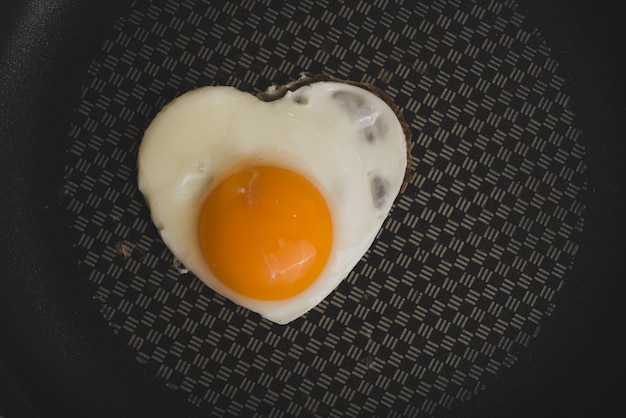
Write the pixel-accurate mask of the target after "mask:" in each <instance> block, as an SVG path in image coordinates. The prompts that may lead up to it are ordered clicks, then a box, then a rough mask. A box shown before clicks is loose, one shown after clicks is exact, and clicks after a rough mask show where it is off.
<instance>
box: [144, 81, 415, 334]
mask: <svg viewBox="0 0 626 418" xmlns="http://www.w3.org/2000/svg"><path fill="white" fill-rule="evenodd" d="M409 132H410V131H409V128H408V125H407V124H406V122H405V121H404V119H403V118H402V114H401V112H400V110H399V109H398V108H397V106H395V104H393V101H392V100H391V98H390V97H389V96H388V95H386V94H384V93H382V92H381V91H380V90H378V89H377V88H375V87H373V86H371V85H367V84H363V83H356V82H351V81H342V80H338V79H335V78H334V77H331V76H327V75H305V76H303V77H302V78H300V79H299V80H296V81H293V82H291V83H289V84H287V85H284V86H280V87H275V86H272V87H270V88H269V89H268V90H267V91H265V92H263V93H259V94H258V95H257V96H256V97H255V96H253V95H251V94H249V93H245V92H241V91H239V90H237V89H235V88H233V87H221V86H217V87H202V88H199V89H196V90H193V91H191V92H188V93H186V94H184V95H182V96H181V97H179V98H177V99H175V100H174V101H172V102H171V103H170V104H168V105H167V106H166V107H165V108H163V109H162V110H161V112H159V114H157V115H156V117H155V118H154V120H153V121H152V123H151V124H150V126H149V127H148V129H147V130H146V132H145V134H144V137H143V139H142V143H141V146H140V149H139V154H138V185H139V189H140V191H141V192H142V193H143V195H144V197H145V200H146V202H147V204H148V206H149V208H150V214H151V217H152V219H153V221H154V224H155V225H156V226H157V228H158V229H159V233H160V234H161V237H162V238H163V241H164V242H165V244H166V245H167V246H168V248H169V249H170V250H171V252H172V253H173V255H174V256H175V257H176V259H177V260H179V261H180V262H181V263H182V264H183V265H184V266H185V268H186V269H188V270H189V271H191V272H192V273H193V274H195V275H196V276H197V277H198V278H199V279H200V280H202V281H203V282H204V283H205V284H207V285H208V286H209V287H211V288H212V289H213V290H214V291H216V292H217V293H219V294H221V295H223V296H225V297H227V298H228V299H230V300H231V301H233V302H234V303H237V304H239V305H241V306H243V307H246V308H248V309H250V310H252V311H254V312H257V313H259V314H261V315H262V316H263V317H265V318H267V319H269V320H271V321H274V322H276V323H279V324H285V323H288V322H290V321H292V320H294V319H296V318H297V317H299V316H301V315H303V314H304V313H306V312H307V311H309V310H310V309H311V308H313V307H314V306H315V305H317V304H318V303H319V302H320V301H321V300H323V299H324V298H325V297H326V296H327V295H328V294H329V293H330V292H332V291H333V290H334V289H335V288H336V287H337V286H338V285H339V283H340V282H341V281H342V280H343V279H344V278H345V277H346V276H347V275H348V273H349V272H350V271H351V270H352V269H353V268H354V266H355V265H356V264H357V263H358V261H359V260H360V259H361V257H362V256H363V254H364V253H365V252H366V251H367V249H368V248H369V247H370V245H371V244H372V242H373V240H374V238H375V237H376V235H377V233H378V230H379V229H380V227H381V226H382V224H383V222H384V220H385V218H386V217H387V215H388V213H389V211H390V210H391V207H392V205H393V202H394V200H395V198H396V196H397V195H398V193H399V192H400V191H401V189H402V188H403V187H404V184H405V182H406V179H407V177H408V173H409V170H410V157H409V152H410V135H409Z"/></svg>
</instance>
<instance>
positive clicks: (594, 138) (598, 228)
mask: <svg viewBox="0 0 626 418" xmlns="http://www.w3.org/2000/svg"><path fill="white" fill-rule="evenodd" d="M42 3H43V2H17V3H15V4H4V5H3V6H2V9H3V10H2V12H1V15H2V29H1V31H2V32H1V34H2V36H3V38H2V39H3V43H2V47H3V49H2V62H1V65H2V67H1V68H2V72H1V75H2V84H1V85H2V93H3V97H2V100H1V102H0V104H1V107H0V111H1V112H0V122H1V126H2V138H1V140H2V143H1V145H0V146H1V148H0V149H1V151H2V153H1V154H0V156H1V157H0V158H1V160H0V166H1V167H2V170H3V171H2V179H1V190H2V192H3V194H4V197H3V199H2V202H1V206H0V215H1V216H2V218H1V219H2V221H1V222H0V228H1V229H0V250H1V252H0V269H1V270H0V272H1V273H2V280H1V281H0V361H1V362H2V364H3V365H4V367H5V368H6V370H7V371H8V373H7V374H8V375H9V376H10V378H11V379H12V380H13V381H14V382H15V385H13V383H7V384H3V385H0V390H2V392H3V394H2V395H0V415H2V414H4V415H6V416H7V417H8V418H10V417H12V416H23V415H26V416H36V415H35V414H38V415H41V416H61V415H63V416H190V417H191V416H206V415H207V414H208V413H210V412H211V411H213V412H215V411H218V412H219V409H213V406H215V405H212V404H211V402H204V403H201V405H200V406H195V405H193V403H192V402H190V401H189V396H188V394H187V393H185V392H184V390H180V389H178V390H171V389H169V388H167V387H166V385H165V382H164V379H163V378H162V377H161V378H157V377H155V375H157V374H158V365H157V364H155V363H151V362H148V363H147V364H141V363H140V362H138V361H137V360H136V357H137V352H136V351H134V350H133V349H131V348H130V347H129V345H128V341H127V338H128V335H125V334H124V333H123V332H122V333H118V334H116V333H114V332H113V331H112V327H111V321H110V318H108V319H105V318H104V317H103V315H102V313H101V311H100V305H98V303H95V302H94V292H95V290H94V283H93V282H89V281H87V280H85V279H84V274H85V270H84V267H81V265H80V264H79V263H77V260H76V255H77V254H80V249H77V248H76V245H75V244H76V242H75V238H74V236H72V234H71V233H70V232H69V231H68V224H69V225H71V224H72V220H73V218H72V214H71V213H68V210H67V207H66V205H65V203H64V202H65V201H64V197H63V196H62V191H63V190H64V187H65V186H66V179H65V178H64V176H65V175H66V172H65V167H64V166H63V163H61V162H62V161H65V159H66V151H67V149H66V146H65V145H66V142H64V141H65V138H67V135H68V129H69V125H70V121H73V122H75V121H76V120H77V119H76V114H75V110H76V107H77V104H78V103H79V102H80V100H81V99H80V96H81V86H83V85H84V84H85V83H87V82H88V81H90V76H89V75H88V69H89V66H90V64H91V63H92V61H93V60H97V59H101V57H100V58H98V57H99V55H98V54H99V53H100V49H101V46H102V43H103V41H104V40H105V39H108V38H109V37H111V36H113V34H114V33H115V30H116V29H115V28H114V23H115V22H117V21H118V17H119V16H122V15H125V14H128V12H129V9H128V8H129V7H130V6H128V5H124V4H121V2H118V4H110V5H102V4H97V2H90V1H87V2H76V1H53V2H46V3H45V4H42ZM519 4H520V9H519V10H520V12H521V13H522V14H523V15H524V16H525V17H526V19H527V20H526V22H525V24H526V26H525V27H529V28H532V27H538V28H539V31H540V34H541V38H542V39H544V40H545V41H546V43H547V44H548V45H549V46H550V47H551V52H550V54H551V55H550V56H551V58H554V59H555V60H556V61H557V62H558V63H559V64H560V67H559V71H560V75H561V76H562V77H563V79H564V80H565V83H564V84H563V85H562V86H560V87H561V88H562V90H563V91H564V92H565V94H567V95H568V96H569V97H570V98H571V102H570V104H569V106H570V108H571V110H572V112H573V113H574V114H575V126H576V128H577V129H580V131H581V132H582V135H583V137H584V140H581V141H582V142H581V143H583V144H584V146H585V149H586V155H585V160H584V162H585V164H586V167H587V170H586V172H585V176H586V177H585V182H586V189H587V190H586V192H583V193H581V195H580V196H579V199H580V201H581V202H582V203H583V204H584V205H585V206H586V210H585V214H584V219H585V222H584V228H583V229H582V231H581V232H580V233H579V234H578V235H576V242H577V243H579V244H580V248H579V250H578V252H577V254H576V256H575V257H574V258H573V262H574V264H573V267H572V268H571V269H570V270H569V271H568V272H567V274H566V275H565V276H564V277H565V279H566V280H564V282H563V286H562V288H561V289H559V292H558V293H557V294H556V296H555V299H554V300H553V302H554V306H555V308H554V311H553V312H552V314H551V315H549V317H547V318H545V319H544V320H542V322H541V327H540V332H539V334H538V335H537V336H536V337H534V338H532V339H531V340H530V342H529V345H528V347H526V348H521V349H519V350H518V351H516V353H515V354H516V361H515V362H514V363H513V364H512V365H511V367H504V368H502V369H499V370H498V371H497V373H496V375H495V376H492V377H489V378H486V380H485V381H486V387H485V388H484V389H483V390H480V391H478V393H477V394H476V395H474V396H472V397H471V399H469V400H467V401H463V402H454V403H453V404H452V407H451V409H450V410H447V409H446V408H437V409H436V410H437V415H440V416H503V415H506V416H511V415H515V414H518V413H520V414H522V415H529V414H532V415H535V416H536V415H539V416H543V415H546V414H549V413H562V414H564V413H570V414H573V413H579V412H581V411H582V412H587V413H601V412H602V411H607V410H609V408H610V407H612V405H614V404H615V403H616V399H617V394H618V393H619V390H618V389H619V386H617V385H618V377H619V376H620V373H621V372H623V370H624V365H623V361H622V360H621V355H620V352H619V350H618V348H617V347H618V346H619V344H618V343H617V341H618V338H619V330H620V329H621V325H620V323H619V317H618V315H617V314H616V312H617V310H616V308H617V304H618V302H619V298H620V295H623V293H620V292H621V290H622V287H621V283H620V279H621V278H623V272H621V271H620V270H616V267H618V266H619V260H620V256H621V254H622V252H621V251H622V249H623V243H622V240H621V234H622V233H623V232H624V231H625V228H624V222H623V220H622V218H621V214H622V213H623V212H622V211H621V209H622V208H623V201H624V199H623V197H624V179H625V178H626V176H624V174H625V173H624V169H623V164H622V161H623V157H624V141H623V136H624V135H623V132H624V131H623V128H624V116H626V115H625V107H624V105H623V103H622V102H621V101H620V99H621V97H623V93H624V88H623V87H624V83H623V81H622V80H621V79H620V78H619V63H620V60H621V57H620V56H619V55H620V54H619V52H620V40H621V39H622V38H623V37H620V36H619V30H618V29H617V28H618V25H619V19H618V17H617V16H618V14H617V13H616V12H617V8H616V7H612V6H611V7H609V5H607V4H602V2H600V3H594V4H592V5H589V4H584V5H579V4H578V3H577V4H575V5H572V4H571V3H570V2H565V1H562V2H561V1H559V2H551V3H549V4H544V2H538V1H520V2H519ZM377 75H378V74H374V75H373V76H374V77H376V76H377ZM291 76H292V77H293V76H295V74H292V75H291ZM221 77H224V78H223V79H221V81H222V82H225V81H228V78H227V76H224V75H221ZM217 78H218V79H219V77H217ZM259 84H261V83H259ZM188 87H191V86H190V85H185V86H181V87H180V88H181V89H182V88H188ZM248 87H250V88H252V86H248ZM161 99H162V100H165V98H161ZM418 156H423V154H420V155H418ZM362 282H363V280H361V281H357V282H356V283H357V285H353V286H356V287H355V288H356V289H357V290H358V289H359V287H358V283H362ZM344 290H345V289H344ZM346 291H347V292H348V293H349V290H346ZM331 308H332V306H331ZM327 309H328V307H327ZM312 317H313V318H314V319H315V318H318V319H320V318H321V317H320V316H314V315H312ZM329 355H330V354H329ZM328 373H330V372H328ZM386 373H391V372H389V371H387V372H386ZM382 374H384V373H382ZM169 383H171V382H169ZM335 390H338V389H335ZM20 393H21V394H23V395H24V396H23V398H21V397H20V395H19V394H20ZM375 393H378V392H375ZM381 393H382V392H381ZM285 396H286V398H288V397H289V396H288V395H285ZM316 396H317V395H316ZM320 396H321V398H323V395H320ZM280 399H282V398H280ZM301 402H304V400H301ZM322 404H323V402H322ZM4 405H6V406H4ZM337 405H343V404H342V403H341V402H340V403H339V404H337ZM396 405H400V404H399V403H397V404H396ZM218 406H219V405H218ZM281 408H283V407H282V406H281V405H280V404H279V405H277V407H276V409H275V410H274V411H279V412H280V411H281ZM33 410H34V411H36V412H33ZM320 411H321V412H320ZM365 411H367V410H365ZM377 411H378V412H381V411H382V409H379V410H377ZM404 411H405V412H406V411H412V412H415V413H417V412H416V410H413V409H407V408H406V407H405V409H404ZM282 412H285V410H284V409H283V410H282ZM309 412H311V411H309ZM324 412H326V413H329V412H331V410H324V409H320V410H319V411H318V413H319V414H322V415H323V414H324ZM344 412H345V411H344ZM396 412H397V413H398V414H402V410H397V411H396ZM302 413H303V414H304V412H302ZM425 415H428V414H425ZM574 416H576V415H574Z"/></svg>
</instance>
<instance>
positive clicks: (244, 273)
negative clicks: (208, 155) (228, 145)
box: [199, 166, 332, 300]
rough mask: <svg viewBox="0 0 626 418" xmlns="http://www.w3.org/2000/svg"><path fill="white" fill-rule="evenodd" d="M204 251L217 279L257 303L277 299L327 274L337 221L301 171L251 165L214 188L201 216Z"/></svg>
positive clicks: (200, 231) (293, 293)
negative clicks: (332, 217) (323, 272)
mask: <svg viewBox="0 0 626 418" xmlns="http://www.w3.org/2000/svg"><path fill="white" fill-rule="evenodd" d="M199 237H200V247H201V249H202V253H203V255H204V258H205V260H206V262H207V264H208V265H209V267H210V268H211V271H212V272H213V274H214V275H215V276H216V277H217V278H218V279H219V280H220V281H221V282H222V283H224V284H225V285H226V286H228V287H229V288H231V289H232V290H234V291H236V292H238V293H240V294H242V295H244V296H248V297H250V298H254V299H263V300H278V299H285V298H288V297H291V296H295V295H297V294H299V293H300V292H302V291H303V290H305V289H306V288H307V287H309V286H310V285H311V284H312V283H313V282H314V281H315V280H316V279H317V277H318V276H319V274H320V273H321V272H322V270H323V269H324V266H325V265H326V262H327V261H328V257H329V254H330V249H331V244H332V222H331V215H330V211H329V209H328V205H327V204H326V201H325V199H324V197H323V196H322V194H321V193H320V191H319V190H318V189H317V187H315V186H314V185H313V184H312V183H311V182H310V181H309V180H307V179H306V178H304V177H303V176H301V175H300V174H298V173H295V172H293V171H291V170H287V169H284V168H279V167H273V166H255V167H248V168H245V169H243V170H241V171H238V172H236V173H234V174H232V175H230V176H228V177H226V178H225V179H224V180H223V181H221V182H220V183H219V184H217V185H216V186H215V188H213V189H212V190H211V191H210V193H209V195H208V196H207V198H206V200H205V201H204V204H203V206H202V209H201V212H200V220H199Z"/></svg>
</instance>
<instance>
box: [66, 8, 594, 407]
mask: <svg viewBox="0 0 626 418" xmlns="http://www.w3.org/2000/svg"><path fill="white" fill-rule="evenodd" d="M220 4H221V3H220ZM215 5H217V2H211V1H182V2H179V1H174V0H172V1H161V2H149V1H147V0H140V1H137V2H135V3H134V5H133V7H132V10H131V11H130V13H129V15H128V16H123V17H121V18H120V20H119V21H118V23H117V25H116V27H115V28H114V31H113V32H112V35H111V37H110V38H109V40H108V41H107V42H106V43H105V44H104V46H103V49H102V51H101V54H100V55H99V56H98V57H97V58H96V59H95V60H94V62H93V64H92V66H91V68H90V70H89V75H88V80H87V82H86V83H85V85H84V87H83V89H82V96H81V98H80V100H79V103H78V104H77V109H76V112H75V113H74V115H73V123H72V127H71V130H70V131H69V132H68V145H67V146H68V153H67V165H66V184H65V190H64V193H65V202H66V205H67V209H68V217H69V220H70V225H69V227H70V228H71V230H72V231H73V237H74V239H75V247H76V255H77V258H78V260H80V264H81V266H82V271H84V274H85V278H86V280H89V281H90V282H92V283H93V284H94V289H95V295H94V296H95V299H96V300H97V301H98V302H99V303H101V305H102V314H103V315H104V316H105V317H106V319H107V320H108V321H109V323H110V325H111V327H112V328H113V329H114V330H115V331H116V332H119V333H120V334H122V336H123V338H125V339H127V340H128V344H129V346H130V349H132V350H135V351H136V353H137V359H138V360H139V361H140V362H142V363H147V364H148V366H149V367H152V368H154V370H156V375H157V376H158V378H160V379H162V380H163V382H164V384H166V385H167V386H169V387H171V388H172V389H175V390H179V391H183V392H186V393H187V394H188V399H189V401H190V402H193V403H194V404H197V405H199V406H211V408H212V411H213V412H215V413H221V414H243V413H245V412H246V411H258V412H260V413H262V414H263V415H270V416H277V415H281V414H286V415H296V414H298V415H306V414H315V415H323V416H356V415H359V414H365V415H370V414H378V415H381V414H387V412H388V411H390V410H393V411H395V412H397V413H398V414H400V415H420V414H423V415H428V414H431V413H433V412H435V411H437V410H438V409H439V408H446V407H451V406H453V405H454V404H455V403H458V402H460V401H462V400H464V399H467V398H469V397H471V396H472V395H473V394H475V393H476V392H477V391H479V390H481V388H483V387H484V386H485V385H488V384H489V382H490V381H491V380H492V379H493V377H494V376H495V375H497V374H498V373H499V371H501V370H502V368H503V367H508V366H510V365H512V364H513V363H514V362H515V361H516V358H517V357H518V355H519V353H520V351H521V350H524V349H525V347H526V346H527V344H528V343H529V341H530V340H531V339H532V338H533V336H535V335H536V334H537V333H538V332H539V329H540V326H541V322H542V320H544V319H545V318H546V316H548V315H549V314H550V312H551V311H552V310H553V309H554V302H553V299H554V296H555V294H556V292H558V291H559V289H560V288H561V286H562V285H563V284H564V283H565V282H566V280H565V279H566V276H567V273H568V269H569V268H570V266H571V263H572V261H573V258H574V256H575V254H576V252H577V249H578V246H577V244H576V232H577V231H578V230H580V228H581V227H582V212H583V209H584V208H583V205H582V204H581V203H580V201H579V200H578V195H579V192H580V190H581V189H582V188H583V187H584V169H585V167H584V162H583V157H584V147H583V145H582V144H581V133H580V131H579V130H578V129H576V128H575V126H574V115H573V114H572V112H571V111H570V110H569V108H568V96H567V94H566V92H564V91H563V85H564V80H563V79H562V78H561V77H560V76H559V75H558V66H557V63H556V62H555V61H554V60H553V59H552V58H551V57H550V50H549V49H548V47H547V46H546V45H545V43H544V42H543V41H542V39H541V36H540V34H539V33H538V32H537V31H536V30H534V29H532V28H528V27H526V24H525V21H524V17H523V16H522V15H520V14H519V12H518V11H517V6H516V4H515V3H514V2H512V1H508V2H504V3H500V2H488V1H485V2H483V1H477V2H466V1H463V2H461V1H449V2H448V1H442V0H436V1H431V2H420V4H419V5H416V6H414V5H413V2H410V4H409V2H407V4H406V5H404V6H403V5H401V2H398V3H396V2H387V1H374V2H360V3H357V2H354V3H353V6H349V5H348V4H342V2H334V1H324V0H316V1H312V0H300V1H293V2H286V3H285V2H282V1H280V2H277V1H270V0H264V1H258V2H255V1H243V2H239V3H237V4H235V3H233V4H228V5H226V6H224V7H220V8H216V6H215ZM301 71H309V72H314V73H316V72H325V73H329V74H332V75H335V76H337V77H340V78H347V79H352V80H357V81H364V82H369V83H373V84H375V85H377V86H379V87H381V88H383V89H385V90H386V91H387V92H389V93H390V94H391V95H392V96H393V97H394V98H395V100H396V102H397V104H398V105H400V106H401V107H402V108H403V109H404V111H405V112H404V114H405V117H406V119H407V121H409V123H410V124H411V128H412V130H413V137H414V147H413V153H412V159H413V165H414V167H415V169H414V172H413V174H412V176H411V179H410V184H409V185H408V187H407V189H406V191H405V192H404V193H403V194H402V195H401V196H400V197H399V198H398V200H397V201H396V205H395V207H394V209H393V211H392V214H391V217H390V218H389V219H388V220H387V222H386V223H385V226H384V229H383V230H382V231H381V232H380V234H379V237H378V239H377V241H376V242H375V244H374V246H373V247H372V248H371V250H370V251H369V252H368V253H367V254H366V255H365V257H364V258H363V259H362V260H361V262H360V263H359V264H358V265H357V267H356V268H355V270H354V271H353V272H352V273H351V274H350V275H349V277H348V278H347V279H346V280H345V281H344V282H343V283H342V284H341V285H340V286H339V288H338V289H337V290H336V291H335V292H333V293H332V294H331V295H330V296H329V297H328V298H327V299H326V300H325V301H324V302H323V303H322V304H320V305H319V306H318V307H317V308H315V309H314V310H313V311H311V312H310V313H308V314H307V315H306V316H305V317H303V318H300V319H298V320H296V321H294V322H293V323H292V324H290V325H288V326H278V325H274V324H271V323H270V322H268V321H265V320H262V319H261V318H260V317H259V316H258V315H256V314H253V313H250V312H248V311H246V310H245V309H242V308H239V307H237V306H235V305H234V304H232V303H230V302H229V301H227V300H225V299H224V298H222V297H220V296H218V295H216V294H215V293H214V292H212V291H211V290H210V289H208V288H206V287H205V286H204V285H202V284H201V282H200V281H199V280H197V279H195V278H194V277H193V276H192V275H191V274H181V273H179V271H178V269H177V266H176V265H175V263H174V262H173V260H172V257H171V255H170V254H169V252H168V251H167V249H166V248H165V247H164V245H163V243H162V242H161V240H160V238H159V236H158V233H157V231H156V228H155V227H154V226H153V225H152V224H151V222H150V219H149V214H148V210H147V208H146V206H145V204H144V201H143V199H142V197H141V195H140V193H139V192H138V190H137V187H136V181H135V179H136V170H135V165H136V152H137V148H138V145H139V141H140V140H141V137H142V134H143V130H144V129H145V128H146V127H147V125H148V124H149V122H150V120H151V118H152V117H154V115H155V114H156V113H157V112H158V111H159V109H160V108H161V107H162V106H163V105H164V104H165V103H167V102H168V101H170V100H172V99H173V98H175V97H176V96H178V95H180V94H182V93H184V92H185V91H187V90H189V89H192V88H194V87H197V86H201V85H217V84H225V85H234V86H236V87H238V88H240V89H242V90H247V91H250V92H252V93H256V92H258V91H259V90H264V89H265V88H266V87H267V86H268V85H270V84H272V83H284V82H287V81H289V80H291V79H293V78H296V77H297V76H298V73H299V72H301Z"/></svg>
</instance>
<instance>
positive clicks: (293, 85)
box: [256, 73, 413, 192]
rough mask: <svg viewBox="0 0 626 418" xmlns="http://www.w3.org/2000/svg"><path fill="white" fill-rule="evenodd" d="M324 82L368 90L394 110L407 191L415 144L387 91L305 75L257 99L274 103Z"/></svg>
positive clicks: (368, 85)
mask: <svg viewBox="0 0 626 418" xmlns="http://www.w3.org/2000/svg"><path fill="white" fill-rule="evenodd" d="M324 81H332V82H335V83H344V84H349V85H351V86H355V87H359V88H362V89H364V90H367V91H369V92H370V93H373V94H375V95H376V96H378V97H379V98H380V99H381V100H382V101H384V102H385V103H386V104H387V106H389V107H390V108H391V110H393V112H394V113H395V115H396V117H397V118H398V121H399V122H400V126H401V127H402V131H403V132H404V138H405V140H406V152H407V156H406V160H407V162H406V169H405V171H404V179H403V181H402V186H401V187H400V192H403V191H404V189H406V186H407V184H408V183H409V179H410V175H411V165H412V161H411V149H412V147H413V142H412V141H411V128H410V127H409V124H408V123H407V122H406V120H405V119H404V115H403V114H402V109H401V108H400V106H398V105H396V103H395V102H394V100H393V98H392V97H391V95H390V94H389V93H387V92H386V91H384V90H383V89H381V88H379V87H376V86H374V85H372V84H370V83H364V82H359V81H352V80H344V79H340V78H337V77H334V76H332V75H329V74H311V73H303V74H302V77H301V78H299V79H297V80H293V81H290V82H289V83H287V84H284V85H282V86H273V87H272V88H271V89H268V90H266V91H263V92H260V93H258V94H257V96H256V97H257V98H258V99H259V100H262V101H264V102H273V101H274V100H278V99H280V98H282V97H284V96H285V94H287V92H288V91H296V90H298V89H299V88H300V87H304V86H308V85H309V84H313V83H318V82H324Z"/></svg>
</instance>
